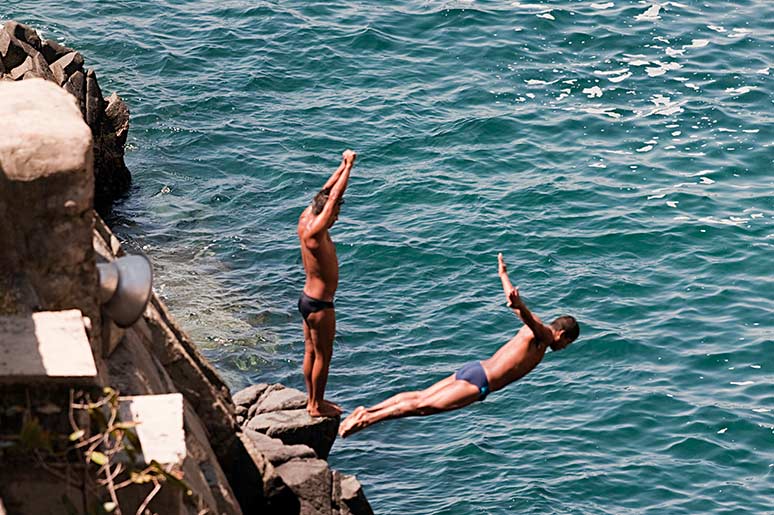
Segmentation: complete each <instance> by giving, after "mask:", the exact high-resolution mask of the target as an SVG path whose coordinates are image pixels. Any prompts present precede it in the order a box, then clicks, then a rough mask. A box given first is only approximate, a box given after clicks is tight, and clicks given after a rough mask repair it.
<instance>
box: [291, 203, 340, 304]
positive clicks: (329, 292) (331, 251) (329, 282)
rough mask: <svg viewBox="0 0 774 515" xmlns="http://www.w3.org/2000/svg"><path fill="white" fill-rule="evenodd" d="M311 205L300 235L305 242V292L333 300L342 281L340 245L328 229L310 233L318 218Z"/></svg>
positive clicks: (299, 227) (305, 215) (299, 230)
mask: <svg viewBox="0 0 774 515" xmlns="http://www.w3.org/2000/svg"><path fill="white" fill-rule="evenodd" d="M316 218H317V217H316V216H315V215H314V214H312V208H311V207H309V208H307V209H305V210H304V212H303V213H301V217H300V218H299V219H298V239H299V241H300V242H301V259H302V260H303V262H304V271H305V272H306V283H304V293H306V294H307V295H309V296H310V297H312V298H315V299H318V300H324V301H332V300H333V295H334V294H335V293H336V288H337V287H338V285H339V261H338V258H337V257H336V245H335V244H334V243H333V240H331V236H330V233H329V232H328V230H327V229H324V230H322V231H320V232H319V233H318V234H310V233H311V230H310V226H311V225H312V224H313V223H314V221H315V220H316Z"/></svg>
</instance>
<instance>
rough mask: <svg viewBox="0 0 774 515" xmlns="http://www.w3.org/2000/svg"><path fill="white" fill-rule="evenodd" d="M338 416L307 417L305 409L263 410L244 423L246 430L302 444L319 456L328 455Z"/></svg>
mask: <svg viewBox="0 0 774 515" xmlns="http://www.w3.org/2000/svg"><path fill="white" fill-rule="evenodd" d="M339 420H340V419H339V417H335V418H330V417H314V418H313V417H310V416H309V413H307V412H306V409H296V410H287V411H272V412H269V413H262V414H260V415H256V416H254V417H253V418H251V419H250V420H249V421H248V422H247V429H252V430H253V431H258V432H259V433H264V434H266V435H268V436H271V437H273V438H279V439H280V440H282V441H283V442H284V443H285V444H288V445H294V444H304V445H308V446H309V447H311V448H312V449H313V450H314V452H315V454H317V456H318V457H319V458H322V459H326V458H328V453H330V450H331V447H333V442H334V441H335V440H336V431H337V430H338V428H339Z"/></svg>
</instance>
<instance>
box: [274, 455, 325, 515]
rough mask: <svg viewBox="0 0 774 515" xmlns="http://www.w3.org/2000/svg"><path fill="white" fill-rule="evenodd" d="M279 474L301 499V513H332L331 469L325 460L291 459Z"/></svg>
mask: <svg viewBox="0 0 774 515" xmlns="http://www.w3.org/2000/svg"><path fill="white" fill-rule="evenodd" d="M276 470H277V474H278V475H279V477H280V478H282V481H283V482H284V483H285V484H286V485H287V486H288V488H290V490H292V491H293V493H294V494H296V496H297V497H298V500H299V501H300V511H299V513H300V514H301V515H331V513H332V511H331V471H330V469H328V464H327V463H326V462H325V461H323V460H314V459H299V460H291V461H288V462H287V463H284V464H282V465H280V466H279V467H277V469H276Z"/></svg>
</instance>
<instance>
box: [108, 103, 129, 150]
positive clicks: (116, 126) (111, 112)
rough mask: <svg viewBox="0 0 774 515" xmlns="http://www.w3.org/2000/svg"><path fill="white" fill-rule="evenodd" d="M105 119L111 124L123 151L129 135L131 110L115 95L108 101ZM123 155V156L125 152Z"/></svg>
mask: <svg viewBox="0 0 774 515" xmlns="http://www.w3.org/2000/svg"><path fill="white" fill-rule="evenodd" d="M105 117H106V118H107V120H108V122H109V126H110V130H111V132H113V133H114V134H115V135H116V145H118V146H120V147H121V149H123V146H124V145H125V144H126V137H127V135H128V134H129V108H128V107H127V106H126V104H125V103H124V101H123V100H122V99H121V97H119V96H118V95H117V94H115V93H113V94H112V95H110V98H108V99H107V107H106V108H105ZM121 154H122V155H123V152H122V153H121Z"/></svg>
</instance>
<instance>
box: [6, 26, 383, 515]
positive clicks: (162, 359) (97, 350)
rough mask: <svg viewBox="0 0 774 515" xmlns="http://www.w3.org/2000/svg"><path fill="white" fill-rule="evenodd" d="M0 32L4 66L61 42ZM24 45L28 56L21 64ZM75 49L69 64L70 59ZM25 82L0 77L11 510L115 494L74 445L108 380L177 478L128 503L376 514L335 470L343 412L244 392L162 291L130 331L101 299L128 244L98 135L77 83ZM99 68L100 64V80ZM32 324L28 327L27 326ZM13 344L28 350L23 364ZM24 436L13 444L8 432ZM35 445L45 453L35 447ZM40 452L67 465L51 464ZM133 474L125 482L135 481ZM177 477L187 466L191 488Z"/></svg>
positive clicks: (149, 461) (284, 392)
mask: <svg viewBox="0 0 774 515" xmlns="http://www.w3.org/2000/svg"><path fill="white" fill-rule="evenodd" d="M9 27H10V29H9ZM0 34H5V36H0V55H1V56H2V58H3V59H2V62H3V63H6V62H9V63H16V64H17V66H16V67H15V68H14V69H17V68H18V66H23V65H24V64H23V63H24V62H26V61H27V60H28V59H29V58H30V56H29V52H30V51H29V50H28V49H26V48H25V46H29V47H32V45H37V46H38V47H39V48H41V49H43V48H46V47H45V46H44V45H43V43H42V42H36V40H35V37H34V36H35V35H34V34H32V33H29V32H28V31H27V30H26V29H25V28H24V26H21V25H18V24H17V25H13V24H12V25H9V24H6V27H5V29H4V30H3V31H0ZM17 47H18V48H21V49H22V50H24V52H26V54H25V55H26V56H27V57H25V58H24V60H22V61H21V64H19V63H18V61H19V59H21V56H19V55H16V54H15V53H14V52H15V50H13V49H14V48H17ZM67 50H68V49H62V48H57V47H55V46H54V45H49V47H48V50H47V52H48V55H53V56H54V57H56V55H58V54H57V52H59V53H60V54H62V53H63V55H61V56H60V57H59V58H58V59H57V61H55V62H58V61H59V60H61V59H63V58H65V57H67V56H68V55H70V54H71V53H72V52H68V51H67ZM9 55H10V56H11V60H10V61H9V60H7V56H9ZM41 55H45V54H43V53H42V51H41ZM71 57H72V56H71ZM68 59H69V60H68V61H67V62H65V63H62V66H61V69H62V70H65V69H66V68H67V67H68V66H71V63H72V59H70V58H68ZM67 63H70V64H67ZM4 65H5V64H4ZM76 68H77V66H76ZM28 73H29V71H26V72H25V73H24V75H25V76H26V75H27V74H28ZM52 73H53V72H52ZM57 73H60V72H57ZM62 73H65V72H62ZM78 73H81V72H80V71H79V70H78V71H76V72H74V73H73V74H72V75H70V76H69V78H68V79H67V80H68V81H70V80H72V79H73V77H76V76H78ZM26 78H27V79H28V80H25V82H24V83H23V84H22V83H19V82H8V81H0V119H2V120H3V121H4V123H5V127H6V128H8V129H9V130H5V131H0V249H1V250H0V364H2V365H3V366H0V427H2V428H3V431H2V433H3V434H2V435H0V499H1V500H2V501H1V502H2V504H3V505H4V506H5V508H4V509H5V511H7V512H8V513H9V514H11V515H15V514H26V513H49V512H52V513H53V512H61V508H62V506H61V504H60V503H61V502H62V499H63V498H68V499H73V498H77V499H81V501H82V502H81V503H79V506H78V507H76V508H75V511H76V512H78V513H82V512H85V511H87V507H88V506H93V505H94V503H104V502H108V503H110V502H112V501H111V497H109V496H107V494H106V493H105V491H104V490H100V485H99V483H98V481H97V477H96V476H95V474H96V473H95V469H94V467H93V466H91V465H89V463H88V462H84V461H83V460H81V461H78V459H76V454H77V453H75V452H74V451H73V449H72V448H71V447H68V445H70V444H68V443H67V442H68V438H67V434H68V432H69V431H70V430H71V429H70V428H71V427H72V426H73V425H77V426H78V427H82V428H85V427H89V423H88V420H86V421H84V420H81V419H78V420H74V418H73V416H71V414H70V412H71V407H72V400H71V399H72V395H73V393H74V390H75V389H78V390H81V391H85V392H87V393H89V394H90V395H101V394H102V391H103V387H109V388H110V390H109V391H119V392H120V394H121V396H122V397H121V402H122V403H128V404H127V405H124V404H122V407H121V410H122V411H121V412H122V413H128V414H129V415H126V416H127V417H129V418H128V419H127V421H128V422H138V423H142V424H145V426H144V428H143V430H142V431H138V438H139V439H140V446H139V449H141V450H142V452H141V453H139V455H138V456H137V459H138V460H139V463H140V464H141V465H142V466H154V467H156V466H158V467H163V469H164V471H165V474H168V478H169V479H168V481H167V482H161V483H159V485H160V486H159V490H155V487H154V484H153V483H150V482H145V483H143V482H142V481H138V482H136V483H135V482H132V484H131V485H128V486H127V487H126V488H125V489H124V490H121V491H120V492H119V493H118V496H117V499H118V501H119V503H120V504H121V505H122V506H123V507H124V508H126V511H124V513H127V512H130V511H131V512H132V513H133V512H134V511H136V509H139V507H140V506H141V505H143V504H144V503H145V502H146V501H149V503H148V504H147V508H148V510H151V512H152V513H161V514H165V515H166V514H172V513H175V514H177V513H179V514H191V515H193V514H197V515H198V514H207V513H210V514H233V515H239V514H242V513H244V514H258V513H267V514H283V515H284V514H305V515H307V514H308V515H317V514H324V515H329V514H330V515H349V514H352V515H359V514H369V513H372V512H371V508H370V506H369V505H368V502H367V501H366V500H365V496H364V495H363V492H362V488H361V487H360V485H359V483H358V482H357V480H356V479H355V478H354V477H353V476H347V475H343V474H340V473H338V472H336V471H331V470H330V469H329V468H328V465H327V463H326V461H325V460H324V459H325V458H326V457H327V456H328V454H329V452H330V450H331V447H332V445H333V443H334V440H335V435H336V430H337V428H338V419H331V418H312V417H309V415H308V414H307V413H306V411H305V410H304V409H303V406H304V405H305V401H306V400H305V396H304V395H303V394H302V393H301V392H299V391H297V390H293V389H290V388H284V387H283V386H281V385H256V386H254V387H251V388H248V389H247V390H244V391H242V392H239V393H238V394H236V395H235V396H234V398H233V399H232V397H231V395H230V393H229V389H228V387H227V386H226V384H225V383H224V382H223V381H222V380H221V379H220V377H219V376H218V374H217V372H216V371H215V369H214V368H213V367H212V366H211V365H210V364H209V363H208V362H207V360H206V359H205V358H204V357H203V356H202V355H201V353H200V352H199V351H198V349H197V348H196V345H195V344H194V343H193V342H192V341H191V340H190V338H189V337H188V336H187V335H186V333H185V332H184V331H183V330H182V329H181V328H180V327H179V326H178V324H177V323H176V322H175V320H174V318H173V317H172V316H171V315H170V313H169V312H168V310H167V308H166V306H165V305H164V304H163V302H162V301H161V300H160V299H159V298H158V297H157V296H156V295H152V297H151V300H150V302H149V303H148V305H147V307H146V309H145V312H144V314H143V315H142V316H141V318H140V319H139V320H137V321H136V322H135V323H134V324H132V325H130V326H129V327H126V328H122V327H118V326H117V325H116V324H115V323H113V322H112V321H111V319H110V316H109V314H108V313H107V312H106V311H105V309H104V308H102V307H101V305H100V301H99V277H98V273H97V263H98V262H106V261H113V260H115V259H117V258H118V257H120V256H122V255H123V253H124V251H123V249H122V248H121V245H120V243H119V241H118V239H117V238H116V237H115V236H114V235H113V234H112V233H111V231H110V229H109V228H108V227H107V226H106V225H105V224H104V222H103V221H102V219H101V218H100V217H99V215H98V214H96V213H95V212H94V210H93V207H92V206H93V204H92V202H93V195H94V193H93V188H94V186H93V185H94V174H93V148H94V147H93V134H94V132H93V130H91V128H90V127H89V126H88V125H87V119H88V116H87V117H86V118H84V116H83V112H82V110H81V109H82V107H81V104H80V100H79V99H77V98H76V97H74V96H72V95H70V94H69V93H67V90H66V88H61V87H59V86H58V85H56V84H55V83H54V81H51V80H48V79H43V78H39V77H26ZM90 78H93V77H90V76H89V74H88V73H87V74H85V82H86V83H88V80H89V79H90ZM79 80H80V79H79ZM85 87H86V88H87V90H88V88H89V86H88V85H86V86H85ZM92 91H94V90H93V89H92ZM98 96H99V95H95V96H94V97H93V98H97V97H98ZM100 98H101V97H100ZM88 102H89V101H88V99H87V100H86V105H87V111H88V109H89V108H88ZM114 107H115V106H114ZM107 109H108V110H110V109H111V107H110V105H109V106H108V108H107ZM115 110H116V111H117V112H118V111H121V109H120V108H118V107H116V108H115ZM123 113H124V114H125V115H126V116H128V113H127V112H126V111H123ZM121 116H123V115H121ZM121 127H123V128H124V129H123V132H122V131H121V130H119V131H117V132H116V137H120V135H121V134H123V135H125V127H126V124H123V125H121ZM19 331H22V333H23V334H25V335H26V336H28V337H27V338H20V337H19V334H20V333H19ZM20 346H21V347H20ZM76 346H77V347H76ZM76 348H77V349H78V352H77V353H76V352H75V349H76ZM68 350H70V352H68ZM6 351H7V352H6ZM14 355H24V356H25V357H26V358H27V359H26V360H24V363H22V362H21V360H20V361H19V363H16V362H15V361H14ZM70 361H72V363H70ZM16 365H18V366H16ZM54 365H56V366H54ZM71 365H72V366H71ZM76 365H77V367H76ZM235 400H236V403H235ZM122 420H124V419H123V418H122ZM31 428H32V429H31ZM165 428H168V429H169V430H168V431H167V430H166V429H165ZM13 434H15V435H17V436H16V437H15V439H12V440H10V444H9V441H5V440H4V438H6V437H7V436H8V435H13ZM52 435H59V437H58V438H53V436H52ZM155 435H159V436H158V437H157V436H155ZM70 436H71V438H72V435H70ZM76 438H77V436H76ZM143 440H144V441H145V442H146V444H144V445H143V444H142V441H143ZM20 442H22V443H23V445H20ZM52 442H53V443H52ZM9 445H10V447H9ZM30 445H33V448H37V449H38V451H36V453H35V456H37V457H36V458H34V459H33V457H32V456H31V455H30V454H29V449H28V447H29V446H30ZM25 446H26V447H25ZM34 446H38V447H34ZM52 446H58V447H56V449H54V448H53V447H52ZM8 449H11V450H12V451H13V452H11V451H8ZM25 449H26V450H25ZM68 449H69V450H68ZM52 450H56V451H57V452H56V453H51V451H52ZM44 451H45V452H44ZM59 451H66V452H59ZM25 452H27V453H28V454H24V453H25ZM46 453H48V454H46ZM41 455H48V456H51V457H52V459H54V458H55V459H57V460H59V461H58V462H57V463H54V464H50V463H49V464H46V463H45V461H41V460H42V459H41V458H40V456H41ZM95 459H96V458H95ZM129 461H131V460H129ZM154 463H155V464H156V465H153V464H154ZM60 470H61V471H62V472H59V471H60ZM116 470H118V469H116ZM125 476H126V474H125V473H124V475H119V476H116V477H115V478H114V479H115V480H116V481H117V482H126V480H128V479H131V478H127V477H125ZM172 478H182V481H184V483H183V485H184V488H179V486H180V485H179V484H178V485H177V486H176V481H174V480H173V479H172ZM130 482H131V481H130ZM150 494H153V497H152V498H149V497H148V496H149V495H150ZM74 496H75V497H74Z"/></svg>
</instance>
